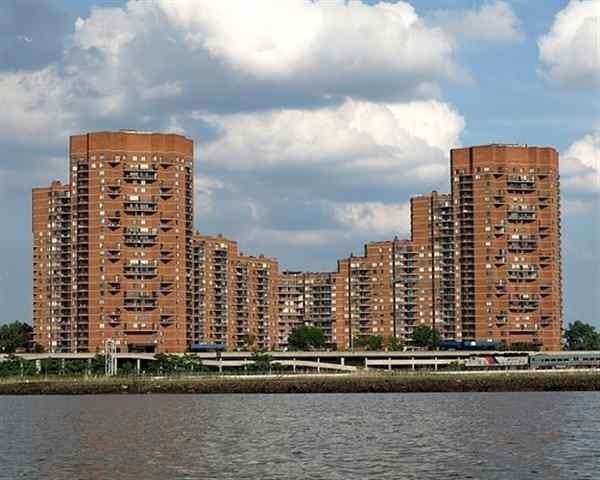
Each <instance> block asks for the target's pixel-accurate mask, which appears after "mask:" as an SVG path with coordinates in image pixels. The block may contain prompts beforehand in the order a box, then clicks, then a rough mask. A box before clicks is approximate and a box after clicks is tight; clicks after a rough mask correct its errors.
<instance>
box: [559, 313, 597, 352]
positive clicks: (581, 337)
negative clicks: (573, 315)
mask: <svg viewBox="0 0 600 480" xmlns="http://www.w3.org/2000/svg"><path fill="white" fill-rule="evenodd" d="M565 338H566V340H567V348H568V349H569V350H600V333H599V332H597V331H596V329H595V328H594V327H593V326H592V325H590V324H588V323H583V322H580V321H579V320H577V321H575V322H573V323H570V324H569V326H568V327H567V330H566V331H565Z"/></svg>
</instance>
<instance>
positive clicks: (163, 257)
mask: <svg viewBox="0 0 600 480" xmlns="http://www.w3.org/2000/svg"><path fill="white" fill-rule="evenodd" d="M173 258H174V255H173V250H169V249H166V248H163V247H162V246H161V249H160V253H159V259H160V261H161V262H165V263H167V262H170V261H171V260H173Z"/></svg>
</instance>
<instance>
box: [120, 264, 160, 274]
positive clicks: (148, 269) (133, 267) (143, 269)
mask: <svg viewBox="0 0 600 480" xmlns="http://www.w3.org/2000/svg"><path fill="white" fill-rule="evenodd" d="M157 265H158V262H157V261H156V260H154V261H152V260H151V261H143V260H130V261H129V263H128V264H127V265H125V267H124V272H125V276H126V277H129V278H151V277H155V276H156V272H157Z"/></svg>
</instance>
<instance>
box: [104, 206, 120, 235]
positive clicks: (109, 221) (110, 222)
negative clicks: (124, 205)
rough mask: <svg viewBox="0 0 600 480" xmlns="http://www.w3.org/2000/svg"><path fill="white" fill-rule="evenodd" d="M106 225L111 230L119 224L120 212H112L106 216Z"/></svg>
mask: <svg viewBox="0 0 600 480" xmlns="http://www.w3.org/2000/svg"><path fill="white" fill-rule="evenodd" d="M106 225H107V226H108V228H110V229H111V230H116V229H117V228H119V227H120V226H121V212H118V211H117V212H114V213H111V214H109V215H107V217H106Z"/></svg>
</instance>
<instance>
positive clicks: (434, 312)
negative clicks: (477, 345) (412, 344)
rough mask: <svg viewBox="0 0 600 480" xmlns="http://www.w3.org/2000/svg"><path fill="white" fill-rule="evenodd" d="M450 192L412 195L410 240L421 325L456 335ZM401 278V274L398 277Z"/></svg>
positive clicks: (445, 336) (445, 335)
mask: <svg viewBox="0 0 600 480" xmlns="http://www.w3.org/2000/svg"><path fill="white" fill-rule="evenodd" d="M452 211H453V210H452V199H451V198H450V195H440V194H438V193H437V192H432V193H431V195H427V196H418V197H413V198H411V242H412V245H413V249H414V252H415V254H414V265H415V269H414V271H413V272H412V273H414V276H413V278H414V281H415V289H416V292H415V293H416V296H415V302H416V306H415V307H416V308H415V309H416V311H417V315H418V319H417V320H418V324H421V325H423V324H424V325H427V326H429V327H431V328H435V329H436V330H438V331H439V332H440V334H441V336H442V338H446V339H453V338H455V334H456V332H455V321H454V226H453V224H454V219H453V214H452ZM396 280H397V281H402V277H401V276H397V277H396Z"/></svg>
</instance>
